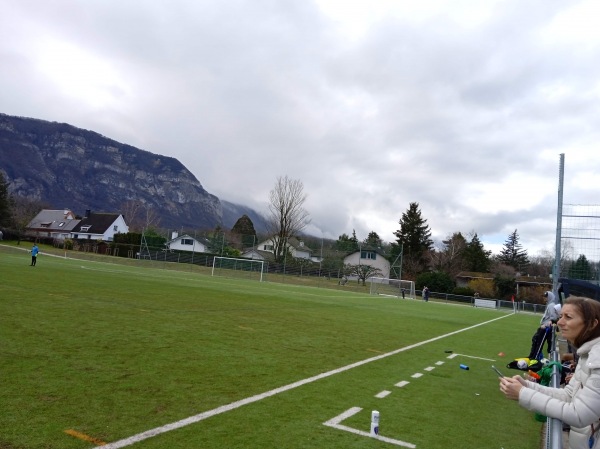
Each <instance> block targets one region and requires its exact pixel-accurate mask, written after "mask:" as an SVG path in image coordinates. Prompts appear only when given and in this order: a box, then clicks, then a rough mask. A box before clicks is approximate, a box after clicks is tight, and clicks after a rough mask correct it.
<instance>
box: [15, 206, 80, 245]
mask: <svg viewBox="0 0 600 449" xmlns="http://www.w3.org/2000/svg"><path fill="white" fill-rule="evenodd" d="M79 221H80V220H78V219H76V218H75V214H74V213H73V212H71V211H70V210H69V209H59V210H53V209H43V210H41V211H40V212H39V213H38V214H37V215H36V216H35V217H34V218H33V219H32V220H31V221H30V222H29V223H28V224H27V227H26V229H25V235H26V236H28V237H33V238H52V239H57V240H64V239H66V238H69V237H70V236H71V231H72V230H73V229H74V228H75V226H77V225H78V224H79Z"/></svg>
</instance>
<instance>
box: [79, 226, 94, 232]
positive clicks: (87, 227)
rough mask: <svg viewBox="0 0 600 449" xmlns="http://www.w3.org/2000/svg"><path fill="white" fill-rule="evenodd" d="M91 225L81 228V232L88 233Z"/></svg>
mask: <svg viewBox="0 0 600 449" xmlns="http://www.w3.org/2000/svg"><path fill="white" fill-rule="evenodd" d="M91 227H92V225H86V226H82V227H81V232H88V231H89V230H90V228H91Z"/></svg>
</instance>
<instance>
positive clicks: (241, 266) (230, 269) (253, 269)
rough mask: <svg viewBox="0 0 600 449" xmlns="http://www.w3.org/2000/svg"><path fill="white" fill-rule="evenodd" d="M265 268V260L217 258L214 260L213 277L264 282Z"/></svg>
mask: <svg viewBox="0 0 600 449" xmlns="http://www.w3.org/2000/svg"><path fill="white" fill-rule="evenodd" d="M264 268H265V261H264V260H256V259H236V258H233V257H221V256H216V257H215V258H214V259H213V266H212V276H225V277H236V278H244V279H254V280H258V281H259V282H262V280H263V273H264Z"/></svg>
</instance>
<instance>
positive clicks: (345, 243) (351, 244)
mask: <svg viewBox="0 0 600 449" xmlns="http://www.w3.org/2000/svg"><path fill="white" fill-rule="evenodd" d="M334 248H335V249H337V250H339V251H346V252H352V251H356V250H358V239H357V238H356V231H355V230H352V237H349V236H348V234H342V235H340V236H339V237H338V239H337V240H336V242H335V243H334Z"/></svg>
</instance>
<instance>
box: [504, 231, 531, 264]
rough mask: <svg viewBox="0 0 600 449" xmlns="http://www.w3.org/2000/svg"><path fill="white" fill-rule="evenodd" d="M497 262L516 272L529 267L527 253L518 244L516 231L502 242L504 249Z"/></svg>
mask: <svg viewBox="0 0 600 449" xmlns="http://www.w3.org/2000/svg"><path fill="white" fill-rule="evenodd" d="M498 261H499V262H501V263H503V264H504V265H508V266H510V267H513V268H514V269H515V270H516V271H517V272H521V271H522V270H524V269H525V268H526V267H527V265H529V257H528V256H527V251H526V250H524V249H523V247H522V246H521V244H520V243H519V234H517V230H516V229H515V232H513V233H512V234H510V235H509V236H508V238H507V239H506V242H504V247H503V248H502V251H501V252H500V255H499V256H498Z"/></svg>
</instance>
